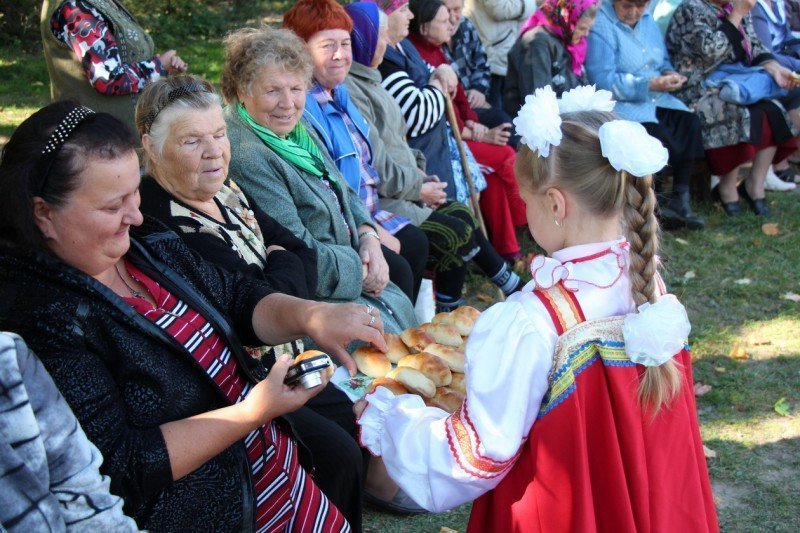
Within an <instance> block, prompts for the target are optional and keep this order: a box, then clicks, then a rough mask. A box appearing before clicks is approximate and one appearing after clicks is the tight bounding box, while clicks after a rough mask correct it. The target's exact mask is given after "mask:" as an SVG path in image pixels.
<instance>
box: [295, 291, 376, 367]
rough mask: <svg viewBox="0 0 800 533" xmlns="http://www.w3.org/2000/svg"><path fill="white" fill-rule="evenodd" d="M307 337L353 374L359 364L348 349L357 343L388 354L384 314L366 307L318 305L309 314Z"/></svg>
mask: <svg viewBox="0 0 800 533" xmlns="http://www.w3.org/2000/svg"><path fill="white" fill-rule="evenodd" d="M306 317H307V319H306V334H307V335H308V336H309V337H311V338H312V339H313V340H314V342H315V343H316V344H317V346H319V347H320V348H321V349H323V350H324V351H325V352H326V353H328V354H330V355H332V356H334V357H336V359H338V360H339V362H340V363H342V364H343V365H344V366H345V367H346V368H347V369H348V370H349V371H350V375H351V376H354V375H355V373H356V363H355V361H353V358H352V357H351V356H350V354H349V353H347V350H346V349H347V346H348V345H349V344H350V343H351V342H353V341H356V340H360V341H364V342H368V343H370V344H372V345H373V346H375V347H376V348H377V349H379V350H381V351H384V352H385V351H386V350H387V349H388V347H387V346H386V341H385V340H384V338H383V320H381V313H380V311H379V310H378V309H377V308H375V307H372V308H370V307H369V306H366V305H364V304H356V303H350V304H332V303H325V302H314V305H313V306H312V308H311V310H310V311H308V312H307V313H306Z"/></svg>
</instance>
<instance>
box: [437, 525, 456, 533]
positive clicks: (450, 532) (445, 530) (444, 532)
mask: <svg viewBox="0 0 800 533" xmlns="http://www.w3.org/2000/svg"><path fill="white" fill-rule="evenodd" d="M439 533H458V530H457V529H450V528H449V527H447V526H442V527H441V528H439Z"/></svg>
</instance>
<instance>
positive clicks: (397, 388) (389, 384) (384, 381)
mask: <svg viewBox="0 0 800 533" xmlns="http://www.w3.org/2000/svg"><path fill="white" fill-rule="evenodd" d="M378 387H386V388H387V389H389V390H390V391H392V392H393V393H395V394H408V389H407V388H405V387H404V386H403V385H402V384H400V382H398V381H397V380H394V379H392V378H375V379H373V380H372V382H371V383H370V384H369V385H367V389H366V390H367V392H366V394H369V393H370V392H373V391H374V390H375V389H377V388H378Z"/></svg>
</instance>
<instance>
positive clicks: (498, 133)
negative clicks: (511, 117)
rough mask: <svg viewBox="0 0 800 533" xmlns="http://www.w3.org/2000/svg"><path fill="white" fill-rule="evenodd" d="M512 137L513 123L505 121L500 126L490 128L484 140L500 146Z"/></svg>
mask: <svg viewBox="0 0 800 533" xmlns="http://www.w3.org/2000/svg"><path fill="white" fill-rule="evenodd" d="M510 138H511V124H509V123H508V122H504V123H503V124H500V125H499V126H495V127H494V128H492V129H490V130H488V131H487V132H486V135H485V136H484V138H483V142H485V143H489V144H496V145H498V146H505V145H506V144H508V140H509V139H510Z"/></svg>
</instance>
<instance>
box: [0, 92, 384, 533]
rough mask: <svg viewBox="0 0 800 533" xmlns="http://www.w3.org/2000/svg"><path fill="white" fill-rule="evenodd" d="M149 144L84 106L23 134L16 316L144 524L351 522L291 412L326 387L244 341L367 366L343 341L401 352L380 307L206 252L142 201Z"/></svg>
mask: <svg viewBox="0 0 800 533" xmlns="http://www.w3.org/2000/svg"><path fill="white" fill-rule="evenodd" d="M134 146H135V140H134V138H133V136H132V135H131V134H130V133H129V132H128V131H127V130H126V128H125V127H124V126H123V125H122V124H121V123H120V122H119V121H117V120H116V119H114V118H113V117H111V116H110V115H107V114H104V113H99V114H95V113H93V112H91V111H90V110H88V109H86V108H84V107H81V106H76V105H75V104H70V103H56V104H53V105H50V106H48V107H46V108H44V109H42V110H40V111H38V112H37V113H35V114H34V115H33V116H31V117H30V118H28V119H27V120H26V121H25V122H23V123H22V125H20V127H19V128H18V129H17V130H16V131H15V132H14V134H13V135H12V137H11V139H10V140H9V143H8V145H7V146H6V149H5V151H4V152H3V156H2V160H0V176H2V178H0V179H1V180H2V187H3V190H4V195H3V196H2V198H0V232H1V234H2V238H3V240H2V242H0V327H2V328H5V329H9V330H13V331H16V332H19V333H20V334H22V335H24V336H25V338H26V339H27V341H28V342H29V344H30V346H31V347H32V348H33V349H35V350H36V352H37V353H38V354H39V355H40V357H41V358H42V361H43V362H44V364H45V366H46V368H47V370H48V371H49V372H50V373H51V374H52V376H53V379H54V381H55V382H56V384H57V385H58V387H59V388H60V390H61V391H62V393H63V394H64V396H65V397H66V399H67V402H68V403H69V404H70V407H71V408H72V409H73V410H74V412H75V415H76V417H77V418H78V420H79V421H80V422H81V424H82V426H83V427H84V429H85V431H86V433H87V435H88V436H89V438H90V439H91V440H92V441H93V442H94V443H95V444H96V445H97V447H98V448H99V449H100V450H101V452H102V453H103V455H104V457H105V459H106V463H105V464H104V466H103V468H102V470H101V471H102V472H103V473H105V474H107V475H109V476H110V477H111V480H112V481H111V488H112V492H114V493H116V494H118V495H120V496H122V497H123V498H124V499H125V505H126V506H125V509H126V512H128V513H129V514H130V515H131V516H133V517H134V518H135V519H136V521H137V523H138V524H139V526H140V527H142V528H145V529H150V530H173V531H174V530H199V529H203V530H215V531H230V530H251V529H286V530H293V531H301V530H303V528H304V527H305V525H307V524H308V520H312V521H314V520H316V521H318V523H320V524H322V525H323V526H322V527H323V529H330V530H337V531H338V530H349V526H348V525H347V522H346V521H345V519H344V518H343V516H342V515H341V513H340V512H339V511H338V509H336V508H335V507H333V506H332V505H330V504H329V502H328V501H327V499H326V498H325V496H324V495H323V494H322V493H321V492H320V491H319V489H318V488H317V487H316V485H315V484H314V483H313V481H312V480H311V478H310V477H309V476H308V474H306V472H305V471H304V470H303V469H302V468H300V466H299V463H298V458H297V455H298V447H297V446H296V443H295V441H294V440H293V438H292V436H291V432H290V430H289V429H288V428H287V427H286V425H285V423H284V422H282V420H281V418H280V416H281V415H282V414H283V413H287V412H290V411H292V410H294V409H297V408H298V407H300V406H301V405H303V404H304V403H305V402H306V401H307V400H308V399H309V398H310V397H311V396H313V395H314V394H316V393H317V392H318V391H319V390H320V387H317V388H314V389H310V390H306V389H304V388H302V387H299V388H291V387H288V386H286V385H284V384H283V379H284V376H285V374H286V370H287V368H288V366H289V364H290V359H289V358H288V357H286V356H285V357H282V358H280V359H279V360H278V361H277V362H276V363H275V365H274V366H273V367H272V369H271V370H270V372H269V374H268V375H266V371H265V370H264V368H263V367H262V366H261V365H260V363H258V362H257V361H256V360H255V359H252V358H250V357H249V356H248V355H247V354H246V352H245V351H244V349H243V347H242V344H243V343H245V344H248V345H260V344H265V343H266V344H276V343H280V342H284V341H287V340H290V339H292V338H296V337H298V336H302V335H309V336H311V337H312V339H314V340H315V341H316V342H317V343H318V344H320V346H322V347H323V349H326V350H328V351H329V352H330V353H331V354H333V355H335V356H337V357H339V358H340V359H341V360H342V362H344V363H345V364H347V365H348V366H349V367H350V368H351V369H352V370H355V369H354V366H353V363H352V360H351V359H350V357H349V356H348V355H347V354H346V352H345V351H344V349H343V346H344V345H346V344H347V343H349V342H350V341H351V340H353V339H354V338H360V339H362V340H365V341H367V342H370V341H372V342H375V343H376V344H377V345H379V346H385V343H384V342H383V339H382V337H381V335H380V332H381V329H382V323H381V321H380V318H379V317H377V316H373V315H370V314H368V312H367V311H368V309H366V308H365V306H363V305H355V304H343V305H333V304H326V303H320V302H309V301H305V300H299V299H296V298H293V297H291V296H286V295H283V294H279V293H275V292H273V290H272V289H271V288H270V287H269V286H267V285H265V284H263V283H261V282H259V281H257V280H254V279H253V278H248V277H245V276H242V275H241V274H239V273H236V274H231V273H228V272H227V271H223V270H221V269H219V268H216V267H213V266H210V265H208V264H207V263H204V262H203V261H201V260H199V258H198V257H197V256H196V255H193V254H192V253H191V252H189V250H188V249H187V248H186V247H185V245H184V244H183V243H182V241H181V240H180V238H178V236H177V235H175V234H174V233H171V232H169V231H168V230H167V229H166V228H165V227H164V226H163V225H161V224H159V223H156V222H154V221H152V220H149V219H143V217H142V215H141V213H140V212H139V194H138V189H139V181H140V177H139V165H138V159H137V157H136V153H135V151H134ZM184 146H190V145H184ZM353 497H354V498H355V497H358V496H357V495H356V494H353Z"/></svg>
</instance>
